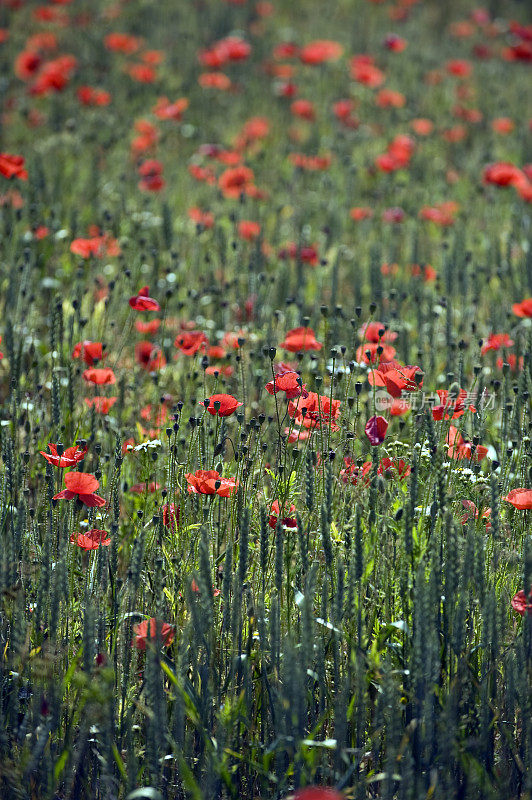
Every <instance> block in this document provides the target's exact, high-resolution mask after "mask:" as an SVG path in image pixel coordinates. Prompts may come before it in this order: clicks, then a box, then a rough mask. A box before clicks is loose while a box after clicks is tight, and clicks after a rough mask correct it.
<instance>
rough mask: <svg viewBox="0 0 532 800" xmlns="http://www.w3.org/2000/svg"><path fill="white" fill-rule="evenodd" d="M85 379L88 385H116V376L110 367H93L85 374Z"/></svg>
mask: <svg viewBox="0 0 532 800" xmlns="http://www.w3.org/2000/svg"><path fill="white" fill-rule="evenodd" d="M83 379H84V380H86V381H87V383H95V384H96V385H97V386H104V385H106V384H108V383H109V384H112V383H116V376H115V374H114V372H113V370H112V369H109V367H102V368H98V367H91V368H90V369H86V370H85V371H84V372H83Z"/></svg>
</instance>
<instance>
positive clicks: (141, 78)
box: [126, 64, 157, 83]
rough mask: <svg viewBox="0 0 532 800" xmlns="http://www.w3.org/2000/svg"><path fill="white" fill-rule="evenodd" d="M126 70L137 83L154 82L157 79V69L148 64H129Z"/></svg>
mask: <svg viewBox="0 0 532 800" xmlns="http://www.w3.org/2000/svg"><path fill="white" fill-rule="evenodd" d="M126 72H127V73H128V75H129V76H130V78H133V80H134V81H137V83H154V82H155V81H156V80H157V71H156V70H155V69H154V68H153V67H151V66H150V65H149V64H129V65H128V66H127V67H126Z"/></svg>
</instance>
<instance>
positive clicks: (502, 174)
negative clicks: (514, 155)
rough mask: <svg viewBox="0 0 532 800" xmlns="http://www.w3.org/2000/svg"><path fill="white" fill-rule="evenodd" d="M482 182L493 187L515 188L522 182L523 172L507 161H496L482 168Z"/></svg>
mask: <svg viewBox="0 0 532 800" xmlns="http://www.w3.org/2000/svg"><path fill="white" fill-rule="evenodd" d="M482 180H483V182H484V183H491V184H494V185H495V186H515V185H516V184H518V183H519V182H520V181H522V180H523V172H522V171H521V170H520V169H519V167H516V166H515V164H510V163H509V162H508V161H497V162H496V163H495V164H489V165H488V166H487V167H485V168H484V172H483V174H482Z"/></svg>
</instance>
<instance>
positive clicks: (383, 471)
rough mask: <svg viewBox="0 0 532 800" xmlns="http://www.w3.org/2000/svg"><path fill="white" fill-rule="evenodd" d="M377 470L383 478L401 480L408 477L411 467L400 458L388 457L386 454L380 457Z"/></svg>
mask: <svg viewBox="0 0 532 800" xmlns="http://www.w3.org/2000/svg"><path fill="white" fill-rule="evenodd" d="M370 463H371V462H370ZM377 472H378V474H379V475H383V476H384V477H385V478H399V480H400V481H403V480H404V479H405V478H408V476H409V475H410V472H411V469H410V466H409V465H408V464H407V463H406V461H404V460H403V459H402V458H389V457H388V456H386V457H385V458H381V461H380V464H379V467H378V469H377Z"/></svg>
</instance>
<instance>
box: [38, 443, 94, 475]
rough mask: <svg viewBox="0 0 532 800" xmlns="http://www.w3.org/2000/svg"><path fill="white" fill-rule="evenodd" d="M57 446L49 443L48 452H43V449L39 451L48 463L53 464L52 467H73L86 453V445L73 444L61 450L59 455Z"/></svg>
mask: <svg viewBox="0 0 532 800" xmlns="http://www.w3.org/2000/svg"><path fill="white" fill-rule="evenodd" d="M57 447H58V445H56V444H51V443H49V444H48V449H49V451H50V452H49V453H45V452H44V451H43V450H40V451H39V452H40V454H41V456H43V457H44V458H45V459H46V460H47V461H48V462H49V463H50V464H53V465H54V467H60V468H61V469H65V467H75V466H76V464H79V462H80V461H83V459H84V458H85V455H86V453H87V447H85V448H80V447H77V446H76V445H73V446H72V447H67V448H66V449H65V450H63V452H62V453H61V455H59V454H58V452H57Z"/></svg>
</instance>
